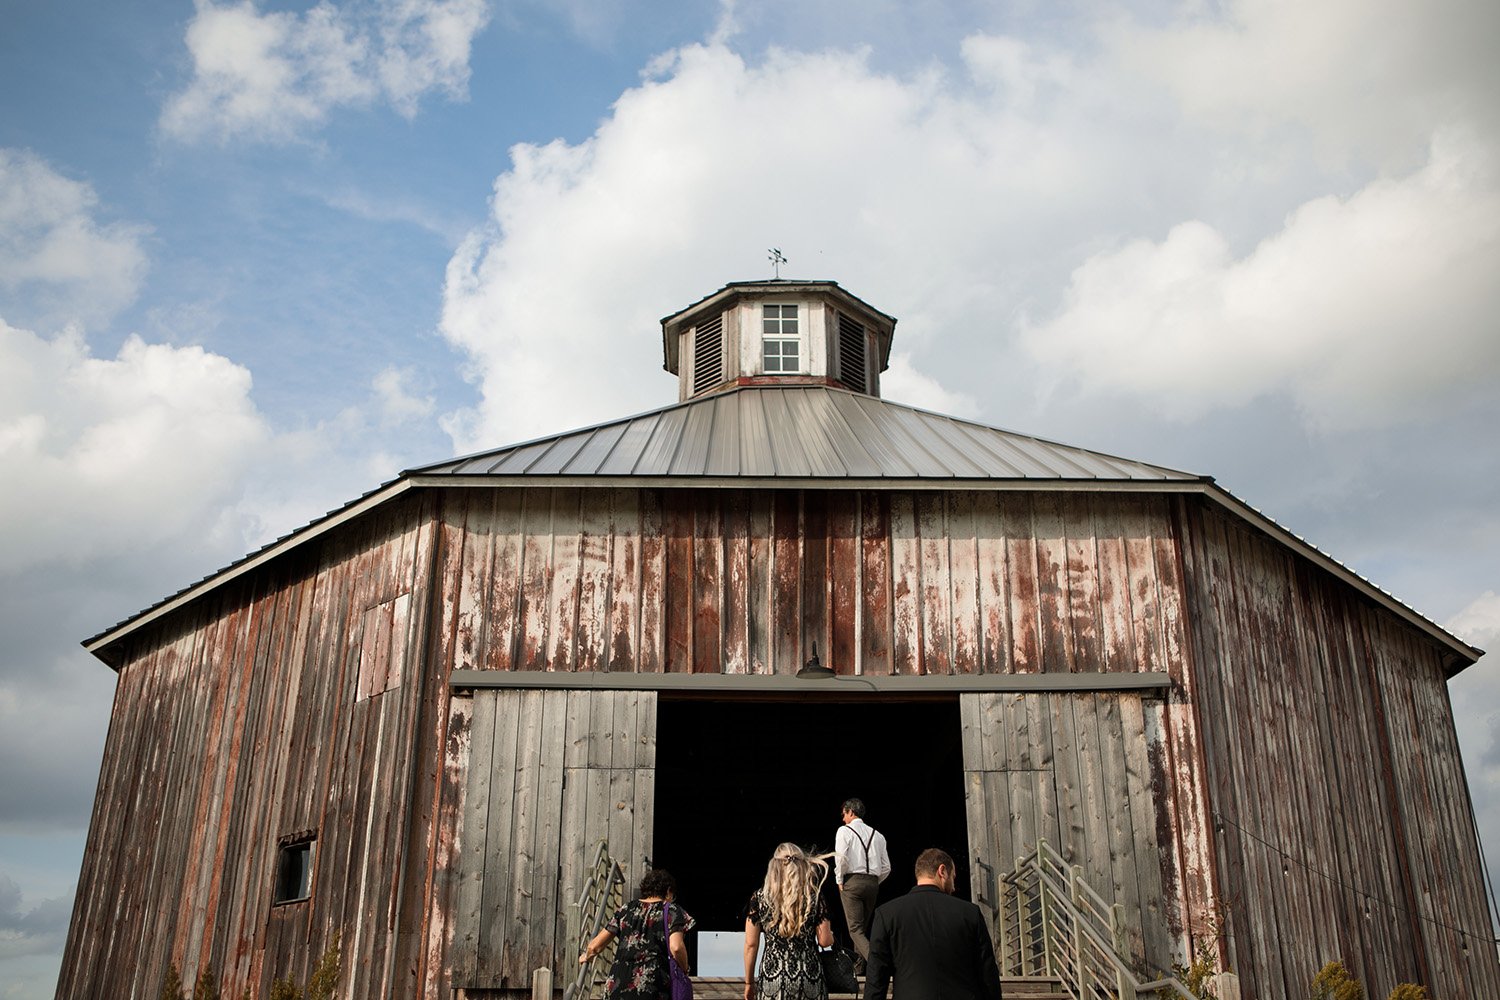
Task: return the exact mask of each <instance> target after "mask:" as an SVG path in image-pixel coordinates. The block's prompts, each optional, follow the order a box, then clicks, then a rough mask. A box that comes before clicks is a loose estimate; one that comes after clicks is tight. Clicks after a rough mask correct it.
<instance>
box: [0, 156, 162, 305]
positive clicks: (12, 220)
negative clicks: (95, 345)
mask: <svg viewBox="0 0 1500 1000" xmlns="http://www.w3.org/2000/svg"><path fill="white" fill-rule="evenodd" d="M97 208H98V198H97V196H96V195H95V193H94V189H93V188H92V187H91V186H89V185H88V184H84V183H81V182H79V181H75V180H70V179H69V178H67V177H64V176H62V175H61V174H59V173H58V172H57V171H56V170H54V169H53V168H52V167H51V166H49V165H48V164H47V163H46V162H45V161H43V160H42V159H41V158H40V157H38V156H36V155H35V154H34V153H31V152H29V151H26V150H16V149H4V148H0V292H3V293H4V294H5V295H6V297H7V299H9V300H10V301H11V303H12V306H11V310H12V315H14V310H15V309H16V308H18V307H17V306H16V305H15V303H16V302H17V301H18V300H20V299H23V298H24V299H25V300H27V302H28V304H29V305H30V306H31V308H30V309H29V310H28V311H29V312H31V313H34V314H36V315H37V316H38V318H44V319H48V320H52V321H56V322H81V323H97V322H103V321H106V320H108V319H109V318H110V317H112V316H113V315H114V314H115V312H116V311H118V310H119V309H121V308H122V307H124V306H126V305H128V304H129V303H130V302H131V301H132V300H133V299H134V298H135V295H136V291H137V288H138V287H139V285H140V281H141V277H142V276H143V275H144V273H145V270H146V255H145V253H144V252H143V251H142V249H141V245H140V241H141V237H142V236H143V234H144V230H143V229H142V228H141V227H140V226H131V225H125V224H123V223H101V222H99V221H98V220H97V219H96V218H95V213H96V210H97Z"/></svg>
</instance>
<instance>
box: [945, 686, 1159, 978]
mask: <svg viewBox="0 0 1500 1000" xmlns="http://www.w3.org/2000/svg"><path fill="white" fill-rule="evenodd" d="M959 704H960V709H961V713H962V718H963V749H964V781H965V788H966V793H965V799H966V802H965V805H966V808H967V812H968V822H969V857H970V865H969V870H970V871H971V872H973V873H975V875H974V878H975V880H976V883H979V884H978V886H977V888H978V890H979V891H977V892H976V895H977V896H980V897H982V898H980V899H976V902H979V903H980V905H982V906H988V907H989V908H990V910H991V919H994V913H993V910H994V906H995V900H996V899H997V898H998V896H997V888H998V887H997V885H996V884H995V883H996V878H997V876H998V875H999V874H1001V873H1004V872H1006V871H1009V870H1011V869H1012V868H1013V867H1014V865H1015V862H1016V860H1017V859H1018V858H1019V857H1020V856H1022V855H1024V854H1027V853H1029V852H1030V851H1031V850H1032V849H1033V848H1034V847H1035V846H1036V842H1037V841H1038V840H1039V839H1045V840H1046V841H1047V842H1048V843H1049V844H1051V845H1052V846H1053V847H1054V848H1056V849H1057V850H1059V851H1061V852H1062V853H1063V855H1064V856H1065V857H1067V858H1069V859H1071V860H1072V861H1073V863H1074V864H1078V865H1081V866H1082V867H1083V876H1084V878H1085V879H1087V880H1088V883H1089V884H1090V885H1091V886H1093V887H1094V889H1095V890H1096V891H1098V892H1099V893H1100V894H1101V895H1102V896H1103V897H1104V898H1105V899H1108V900H1110V901H1111V902H1117V903H1121V904H1123V905H1124V907H1125V911H1124V916H1125V928H1126V932H1127V934H1128V942H1129V947H1130V951H1131V956H1132V958H1134V959H1135V961H1136V962H1138V963H1139V962H1142V961H1144V962H1146V963H1149V966H1150V967H1151V968H1156V969H1169V968H1171V966H1172V963H1173V961H1174V960H1176V959H1177V957H1178V956H1177V955H1176V952H1175V947H1176V945H1177V942H1176V941H1174V940H1172V939H1171V938H1170V937H1169V935H1168V923H1167V920H1166V919H1165V910H1164V906H1163V900H1162V881H1163V880H1162V870H1163V865H1162V863H1161V844H1159V843H1158V840H1157V829H1158V826H1159V825H1160V821H1161V819H1162V817H1161V815H1160V812H1161V810H1159V808H1158V805H1157V801H1156V796H1155V795H1154V794H1153V788H1154V787H1155V786H1156V785H1157V780H1156V779H1155V778H1154V777H1153V775H1152V773H1151V763H1150V761H1151V757H1152V756H1153V753H1152V749H1151V745H1152V743H1153V740H1155V741H1156V742H1158V743H1159V735H1153V733H1152V732H1151V731H1148V727H1147V724H1146V720H1147V717H1148V716H1154V717H1155V718H1156V719H1157V722H1158V724H1157V726H1155V727H1154V729H1155V732H1156V733H1157V734H1159V732H1160V718H1161V715H1162V710H1163V706H1162V705H1161V703H1160V702H1147V701H1143V700H1142V698H1141V696H1140V695H1137V694H1105V693H1098V694H1076V695H1068V694H964V695H961V696H960V698H959ZM1155 755H1156V756H1158V757H1160V756H1161V755H1162V748H1161V747H1160V746H1159V745H1158V746H1157V747H1156V748H1155Z"/></svg>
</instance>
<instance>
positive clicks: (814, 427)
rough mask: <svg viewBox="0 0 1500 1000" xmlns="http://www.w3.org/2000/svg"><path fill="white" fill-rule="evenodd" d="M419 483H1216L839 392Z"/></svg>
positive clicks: (592, 438) (491, 462)
mask: <svg viewBox="0 0 1500 1000" xmlns="http://www.w3.org/2000/svg"><path fill="white" fill-rule="evenodd" d="M408 475H414V476H423V477H428V476H445V475H447V476H466V477H467V476H500V477H507V478H509V477H527V478H529V477H571V476H585V477H596V476H607V477H624V478H630V479H636V478H649V479H666V480H680V479H713V480H730V481H733V482H735V483H736V484H742V483H743V484H748V481H755V480H773V479H774V480H777V481H781V482H784V481H786V480H804V481H806V480H815V481H816V480H822V481H829V480H832V481H847V480H874V481H891V482H892V483H894V482H898V481H916V480H921V481H923V482H924V483H928V482H930V481H931V480H935V479H936V480H955V481H961V480H987V481H993V480H1012V481H1014V480H1033V479H1035V480H1044V481H1047V482H1051V483H1056V482H1059V481H1062V480H1085V481H1088V482H1155V483H1160V482H1167V481H1175V482H1203V481H1207V479H1206V477H1204V476H1198V475H1195V474H1193V473H1190V472H1179V471H1177V470H1175V469H1167V468H1163V467H1161V466H1157V465H1147V464H1146V463H1144V462H1136V461H1132V460H1130V459H1125V458H1117V457H1115V456H1113V455H1105V454H1102V453H1100V452H1096V451H1088V450H1086V449H1083V448H1074V447H1072V446H1070V445H1065V444H1057V443H1056V442H1053V441H1045V440H1043V439H1041V438H1036V437H1030V436H1028V435H1025V434H1016V433H1012V432H1011V431H1004V430H998V429H996V428H994V427H986V426H984V425H982V424H976V423H972V422H970V421H967V420H958V419H956V418H954V417H948V416H944V415H942V414H939V413H931V412H928V411H926V410H918V409H915V408H913V407H910V406H903V405H901V404H899V403H892V402H888V401H886V400H883V399H877V398H875V397H873V396H867V395H865V394H863V393H857V392H851V391H849V390H846V389H837V388H832V387H829V386H775V387H767V386H747V387H742V388H738V389H732V390H729V391H727V392H722V393H717V394H715V395H712V396H703V397H699V398H697V399H691V400H688V401H687V402H685V403H678V404H677V405H675V406H668V407H664V408H662V409H659V410H652V411H650V412H648V413H642V414H639V415H638V416H634V417H626V418H625V419H623V420H615V421H611V422H610V423H606V424H598V425H596V426H594V427H586V428H583V429H582V430H576V431H569V432H567V433H565V434H560V435H557V436H555V437H548V438H540V439H538V440H535V441H528V442H525V443H522V444H515V445H509V446H507V447H505V448H497V449H495V450H493V451H485V452H480V453H479V454H476V455H469V456H466V457H463V458H457V459H453V460H451V461H448V462H440V463H438V464H436V465H429V466H424V467H422V468H419V469H413V470H410V472H408Z"/></svg>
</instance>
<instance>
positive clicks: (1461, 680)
mask: <svg viewBox="0 0 1500 1000" xmlns="http://www.w3.org/2000/svg"><path fill="white" fill-rule="evenodd" d="M1443 626H1444V627H1445V628H1447V629H1448V630H1449V631H1451V632H1453V633H1454V634H1455V635H1457V636H1458V637H1459V638H1461V639H1463V640H1464V641H1465V642H1468V643H1469V644H1471V645H1474V646H1478V647H1479V648H1481V649H1486V650H1489V652H1488V653H1487V654H1486V655H1485V656H1483V657H1481V658H1480V660H1479V662H1478V663H1476V664H1474V665H1473V666H1471V667H1469V668H1468V669H1466V670H1465V671H1464V672H1463V673H1461V674H1459V675H1458V677H1457V678H1455V679H1454V680H1453V681H1451V682H1450V683H1449V685H1448V694H1449V697H1450V698H1451V699H1452V701H1453V722H1454V726H1455V728H1456V729H1457V730H1458V742H1459V746H1460V747H1461V748H1462V751H1463V762H1464V770H1465V771H1466V773H1467V774H1468V778H1469V794H1470V795H1471V796H1472V797H1473V801H1474V814H1475V817H1476V819H1477V820H1478V822H1479V830H1480V838H1481V841H1482V842H1483V843H1485V844H1487V845H1489V850H1490V851H1491V852H1493V851H1494V849H1495V845H1496V844H1500V656H1497V655H1496V654H1497V653H1500V594H1496V593H1495V591H1493V590H1487V591H1485V592H1484V593H1482V594H1480V595H1479V596H1478V597H1476V598H1474V600H1473V601H1471V602H1470V603H1469V605H1468V606H1467V607H1465V608H1464V609H1463V610H1462V611H1460V612H1459V613H1458V614H1456V615H1454V616H1453V617H1452V618H1450V619H1449V620H1448V621H1446V622H1444V623H1443Z"/></svg>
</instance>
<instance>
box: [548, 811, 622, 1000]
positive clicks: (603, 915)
mask: <svg viewBox="0 0 1500 1000" xmlns="http://www.w3.org/2000/svg"><path fill="white" fill-rule="evenodd" d="M624 885H625V873H624V871H622V870H621V868H620V863H619V862H618V861H616V860H615V859H614V858H612V857H610V856H609V842H608V841H604V840H601V841H599V846H598V848H597V849H596V850H595V851H594V861H593V864H591V865H590V866H589V875H588V878H586V879H584V882H583V888H582V889H580V890H579V893H578V899H577V901H576V902H574V903H571V904H569V906H568V928H567V934H566V936H565V937H564V941H565V942H568V943H570V944H571V945H572V946H573V947H574V951H573V954H579V955H581V954H583V951H584V949H586V948H587V947H588V943H589V942H590V941H592V940H593V939H594V936H595V935H596V934H598V933H599V931H600V930H601V929H602V928H603V927H604V922H605V920H607V919H608V918H609V915H610V914H611V913H613V912H614V911H615V910H616V909H617V908H618V907H619V906H620V904H621V903H623V902H624V897H625V890H624ZM612 954H613V946H611V947H610V948H606V949H605V950H604V951H601V952H600V953H599V954H597V955H595V956H594V957H593V958H591V959H589V960H588V961H587V962H584V963H582V964H581V965H579V967H578V975H576V976H574V977H573V981H572V982H570V983H569V984H568V985H567V986H566V987H565V988H564V989H563V1000H585V998H586V997H587V996H588V991H589V990H590V989H591V988H592V987H593V985H594V983H595V978H596V977H597V975H598V970H599V963H600V961H601V960H612V959H606V956H607V955H612ZM564 957H567V958H571V955H568V954H567V953H564Z"/></svg>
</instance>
